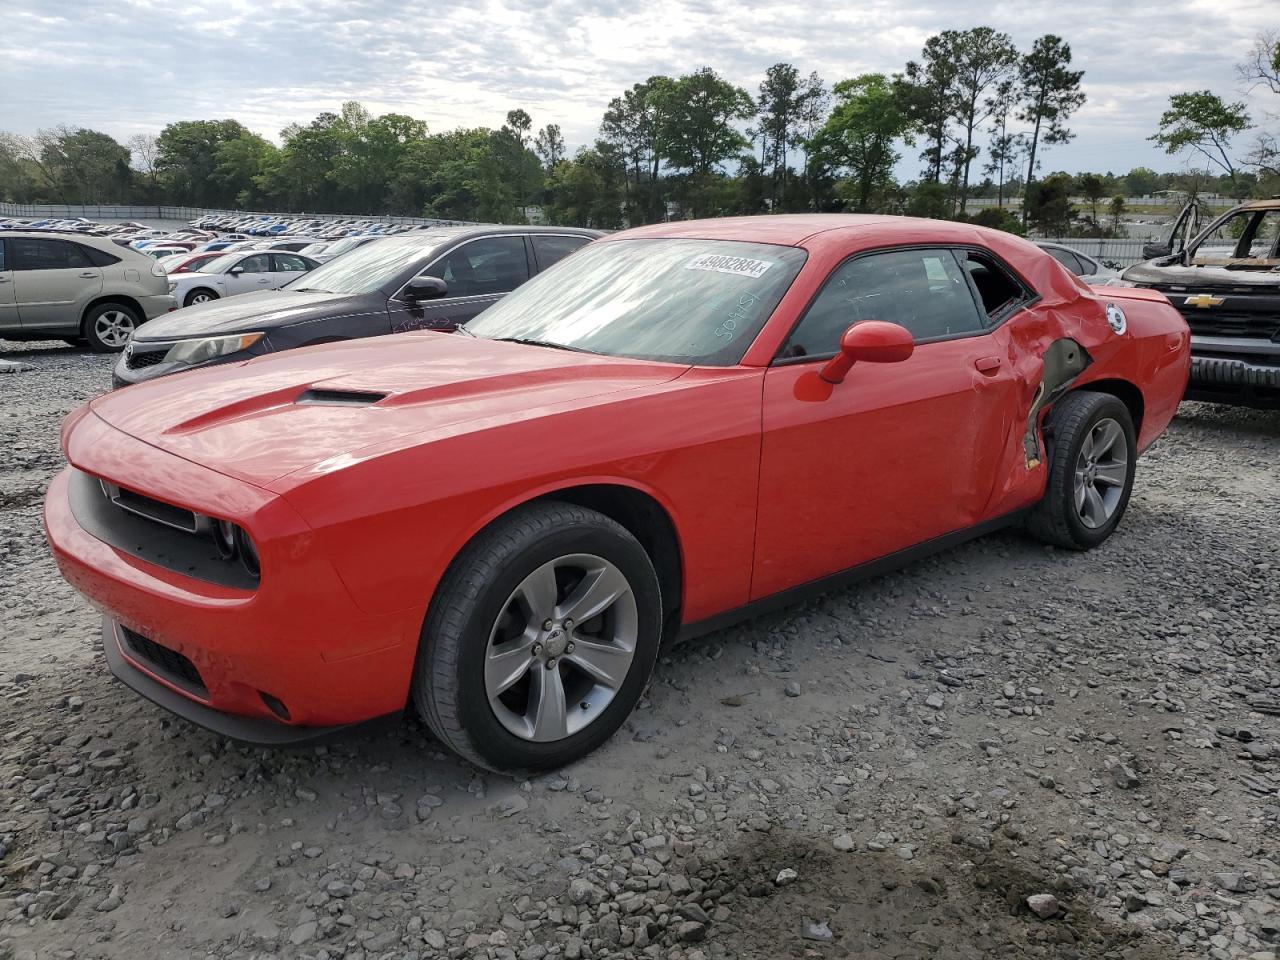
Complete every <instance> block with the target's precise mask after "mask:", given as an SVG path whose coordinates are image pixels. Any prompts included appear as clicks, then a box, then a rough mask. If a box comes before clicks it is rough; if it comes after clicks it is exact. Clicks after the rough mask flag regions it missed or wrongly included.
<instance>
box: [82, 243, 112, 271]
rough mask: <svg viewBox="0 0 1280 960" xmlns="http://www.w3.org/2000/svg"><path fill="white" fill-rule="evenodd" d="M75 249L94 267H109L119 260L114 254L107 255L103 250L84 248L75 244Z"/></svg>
mask: <svg viewBox="0 0 1280 960" xmlns="http://www.w3.org/2000/svg"><path fill="white" fill-rule="evenodd" d="M76 247H77V248H78V249H79V250H80V252H81V253H82V254H84V255H85V256H86V257H88V258H89V262H90V263H92V264H93V265H94V266H95V267H109V266H111V265H112V264H113V263H119V262H120V258H119V257H117V256H115V255H114V254H110V253H107V251H105V250H99V249H98V248H97V247H86V246H82V245H80V244H76Z"/></svg>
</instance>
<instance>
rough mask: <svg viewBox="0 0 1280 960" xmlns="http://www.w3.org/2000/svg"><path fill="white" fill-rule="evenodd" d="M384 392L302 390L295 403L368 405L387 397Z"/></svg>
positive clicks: (336, 405)
mask: <svg viewBox="0 0 1280 960" xmlns="http://www.w3.org/2000/svg"><path fill="white" fill-rule="evenodd" d="M387 396H388V395H387V394H385V393H374V392H372V391H369V390H318V389H314V388H313V389H311V390H304V391H302V393H301V394H299V395H298V399H297V400H296V401H295V402H296V403H305V404H310V405H312V406H326V407H368V406H371V405H372V404H375V403H377V402H378V401H379V400H385V399H387Z"/></svg>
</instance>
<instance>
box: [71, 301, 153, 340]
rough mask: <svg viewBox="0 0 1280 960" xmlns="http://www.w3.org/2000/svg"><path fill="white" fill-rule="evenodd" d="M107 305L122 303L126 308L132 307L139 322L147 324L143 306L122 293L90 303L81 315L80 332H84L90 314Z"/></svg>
mask: <svg viewBox="0 0 1280 960" xmlns="http://www.w3.org/2000/svg"><path fill="white" fill-rule="evenodd" d="M106 303H121V304H124V305H125V306H126V307H131V308H132V309H133V312H134V313H136V314H137V315H138V322H139V323H146V320H147V315H146V314H145V313H143V312H142V304H140V303H138V301H137V300H135V299H133V297H130V296H126V295H125V294H122V293H119V294H108V295H106V296H101V297H97V298H95V299H93V300H90V301H89V304H88V306H86V307H85V308H84V313H82V314H80V330H82V331H83V330H84V323H85V321H86V320H88V319H89V314H90V313H92V312H93V308H94V307H100V306H102V305H103V304H106Z"/></svg>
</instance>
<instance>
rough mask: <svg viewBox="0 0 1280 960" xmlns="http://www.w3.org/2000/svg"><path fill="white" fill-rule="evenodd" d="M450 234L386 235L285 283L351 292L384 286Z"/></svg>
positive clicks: (298, 287)
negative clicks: (426, 240) (426, 239)
mask: <svg viewBox="0 0 1280 960" xmlns="http://www.w3.org/2000/svg"><path fill="white" fill-rule="evenodd" d="M446 239H448V238H447V237H432V239H431V242H429V243H424V242H423V240H422V238H421V237H387V238H385V239H382V240H375V241H374V242H373V243H366V244H365V245H364V246H363V247H360V248H359V249H357V250H352V251H351V252H350V253H347V254H343V255H342V256H341V257H339V258H337V259H336V260H330V261H328V262H326V263H323V264H321V265H320V266H318V267H316V268H315V269H314V270H312V271H311V272H310V273H307V274H303V275H302V276H301V277H298V279H296V280H294V281H293V282H292V283H289V284H287V285H286V286H285V289H286V290H315V291H317V292H320V293H340V294H346V295H348V296H352V295H355V294H360V293H372V292H373V291H374V290H378V289H380V288H381V287H383V286H385V285H386V284H388V283H389V282H391V281H392V280H394V279H395V278H396V277H397V276H399V275H400V274H401V273H403V272H404V270H405V268H406V267H409V266H412V265H413V264H414V263H415V262H416V261H418V260H422V259H423V258H425V257H430V256H431V254H432V252H433V251H434V250H435V249H436V248H437V247H438V246H439V245H440V243H441V242H443V241H444V240H446Z"/></svg>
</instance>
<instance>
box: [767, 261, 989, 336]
mask: <svg viewBox="0 0 1280 960" xmlns="http://www.w3.org/2000/svg"><path fill="white" fill-rule="evenodd" d="M859 320H887V321H889V322H890V323H898V324H901V325H902V326H904V327H906V328H907V329H908V330H910V331H911V335H912V336H913V337H914V338H915V339H916V340H917V341H920V340H933V339H939V338H944V337H958V336H963V335H965V334H971V333H978V332H980V331H982V330H984V329H986V326H987V324H986V322H985V320H984V318H983V317H982V316H981V315H980V314H979V313H978V310H977V307H976V305H975V304H974V301H973V294H972V292H971V291H970V289H969V284H968V282H967V281H966V280H965V277H964V274H963V273H961V271H960V267H959V266H958V265H957V263H956V258H955V256H954V255H953V254H952V253H951V251H950V250H946V249H930V250H897V251H891V252H887V253H873V254H870V255H868V256H863V257H857V258H855V259H853V260H849V261H846V262H845V263H843V264H841V265H840V266H838V267H836V269H835V270H834V271H833V272H832V274H831V276H830V277H828V278H827V282H826V284H824V285H823V288H822V291H821V292H820V293H819V294H818V298H817V299H816V300H815V301H814V302H813V304H812V305H811V306H810V307H809V309H808V310H807V311H806V312H805V315H804V317H802V318H801V320H800V324H799V325H798V326H797V327H796V329H795V330H794V331H793V332H792V334H791V336H790V337H789V338H788V339H787V342H786V345H785V346H784V347H783V348H782V354H781V355H782V356H783V357H813V356H830V355H831V354H834V353H835V352H836V351H837V350H838V349H839V347H840V337H841V336H843V334H844V332H845V330H847V329H848V328H849V327H850V325H852V324H854V323H857V322H858V321H859Z"/></svg>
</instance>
